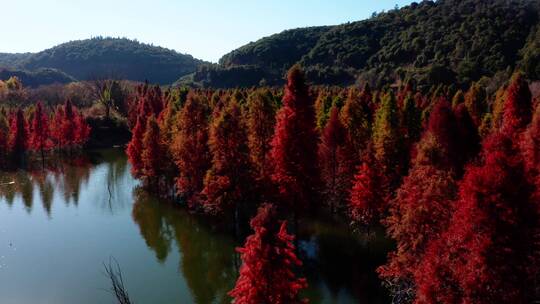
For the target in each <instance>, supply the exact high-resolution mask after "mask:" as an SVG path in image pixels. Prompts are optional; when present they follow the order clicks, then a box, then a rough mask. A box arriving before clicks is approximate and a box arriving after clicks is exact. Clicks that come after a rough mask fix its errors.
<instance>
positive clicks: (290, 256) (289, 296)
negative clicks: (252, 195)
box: [229, 204, 307, 304]
mask: <svg viewBox="0 0 540 304" xmlns="http://www.w3.org/2000/svg"><path fill="white" fill-rule="evenodd" d="M251 227H252V228H253V230H254V234H252V235H250V236H248V237H247V239H246V243H245V244H244V247H243V248H239V249H238V252H240V254H241V258H242V266H241V267H240V276H239V277H238V280H237V281H236V286H235V287H234V289H233V290H231V291H230V292H229V295H230V296H232V297H233V299H234V300H233V303H235V304H253V303H260V304H295V303H306V302H307V301H306V300H303V299H300V296H299V291H300V290H301V289H303V288H306V287H307V282H306V280H305V279H303V278H300V279H299V278H296V276H295V274H294V268H296V267H299V266H301V264H302V262H301V261H300V260H299V259H298V258H297V257H296V254H295V248H294V245H293V240H294V237H293V236H292V235H290V234H288V233H287V225H286V222H282V223H280V222H279V221H278V220H277V219H276V211H275V208H274V207H273V206H272V205H271V204H264V205H262V206H261V207H260V208H259V212H258V213H257V215H256V216H255V217H254V218H253V219H252V220H251Z"/></svg>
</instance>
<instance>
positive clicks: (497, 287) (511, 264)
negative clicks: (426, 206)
mask: <svg viewBox="0 0 540 304" xmlns="http://www.w3.org/2000/svg"><path fill="white" fill-rule="evenodd" d="M531 192H532V187H531V185H530V183H529V182H528V181H527V179H526V177H525V174H524V169H523V161H522V159H521V156H520V154H519V153H517V151H516V148H515V144H514V143H513V142H512V138H511V137H510V136H509V135H508V134H503V133H494V134H492V135H490V136H489V137H488V138H487V139H486V140H485V142H484V144H483V162H482V163H481V164H479V165H477V166H471V167H469V168H468V170H467V172H466V174H465V177H464V179H463V181H462V182H461V184H460V192H459V200H458V203H457V204H456V206H457V209H456V212H455V213H454V215H453V217H452V220H451V223H450V227H449V229H448V231H447V232H446V233H444V234H443V236H442V237H441V238H440V240H437V241H434V242H433V243H432V244H431V245H430V246H429V249H428V250H427V254H426V256H425V258H424V260H423V261H422V264H421V266H420V267H419V268H418V269H417V271H416V273H415V278H416V284H417V301H416V302H417V303H480V304H482V303H529V302H531V301H532V299H533V298H532V296H533V295H534V288H535V287H534V286H535V285H534V277H535V275H537V272H538V267H537V265H538V264H537V262H538V261H537V259H535V257H536V258H537V255H536V254H537V252H538V239H537V236H538V227H539V226H538V224H539V221H538V218H539V217H538V210H537V208H536V207H535V205H534V204H533V202H532V201H531Z"/></svg>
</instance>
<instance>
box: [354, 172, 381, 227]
mask: <svg viewBox="0 0 540 304" xmlns="http://www.w3.org/2000/svg"><path fill="white" fill-rule="evenodd" d="M372 165H373V163H370V162H364V163H362V165H361V166H359V167H358V173H357V174H356V175H355V176H354V180H353V185H352V189H351V193H350V199H349V207H350V216H351V218H352V220H353V221H354V222H356V223H359V224H362V225H365V226H368V227H369V226H371V225H373V224H375V223H376V222H377V221H378V219H379V214H380V212H381V210H382V208H383V199H384V198H382V197H381V192H380V191H379V190H380V178H379V176H378V174H377V171H376V170H374V169H373V168H372V167H371V166H372Z"/></svg>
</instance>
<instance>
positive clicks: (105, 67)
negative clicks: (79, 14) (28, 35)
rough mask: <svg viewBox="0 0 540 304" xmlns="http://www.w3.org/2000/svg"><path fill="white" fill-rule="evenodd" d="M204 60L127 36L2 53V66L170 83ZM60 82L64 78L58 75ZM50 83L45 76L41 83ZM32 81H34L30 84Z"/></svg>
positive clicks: (79, 76) (83, 76) (88, 77)
mask: <svg viewBox="0 0 540 304" xmlns="http://www.w3.org/2000/svg"><path fill="white" fill-rule="evenodd" d="M202 63H203V61H201V60H198V59H195V58H193V57H192V56H190V55H185V54H179V53H177V52H175V51H173V50H169V49H165V48H162V47H157V46H153V45H148V44H144V43H140V42H137V41H134V40H129V39H125V38H102V37H96V38H92V39H86V40H76V41H71V42H67V43H64V44H60V45H58V46H55V47H53V48H50V49H47V50H44V51H41V52H38V53H34V54H30V53H26V54H0V67H1V66H5V67H11V68H12V69H25V70H30V71H34V70H38V69H43V68H50V69H57V70H59V71H62V72H64V73H66V74H68V75H70V76H72V77H74V78H76V79H78V80H92V79H102V78H115V79H125V80H134V81H145V80H148V81H151V82H153V83H159V84H170V83H172V82H174V81H175V80H177V79H178V78H180V77H181V76H183V75H186V74H189V73H192V72H194V71H195V70H196V69H197V67H198V66H199V65H200V64H202ZM9 76H15V74H12V75H9ZM7 78H9V77H7ZM7 78H4V77H3V78H1V79H7ZM58 82H65V81H61V79H59V80H58ZM47 83H48V81H47V80H46V78H44V79H43V80H42V81H41V82H40V83H39V84H47ZM31 84H33V82H29V83H28V84H27V85H31Z"/></svg>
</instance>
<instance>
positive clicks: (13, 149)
mask: <svg viewBox="0 0 540 304" xmlns="http://www.w3.org/2000/svg"><path fill="white" fill-rule="evenodd" d="M27 140H28V133H27V129H26V120H25V118H24V114H23V111H22V110H21V109H20V108H19V109H17V112H16V113H15V114H14V115H13V117H11V122H10V128H9V137H8V150H9V152H10V153H11V155H12V156H13V157H14V158H15V160H16V161H17V162H18V161H20V160H21V159H22V157H23V154H24V153H25V151H26V147H27Z"/></svg>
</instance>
